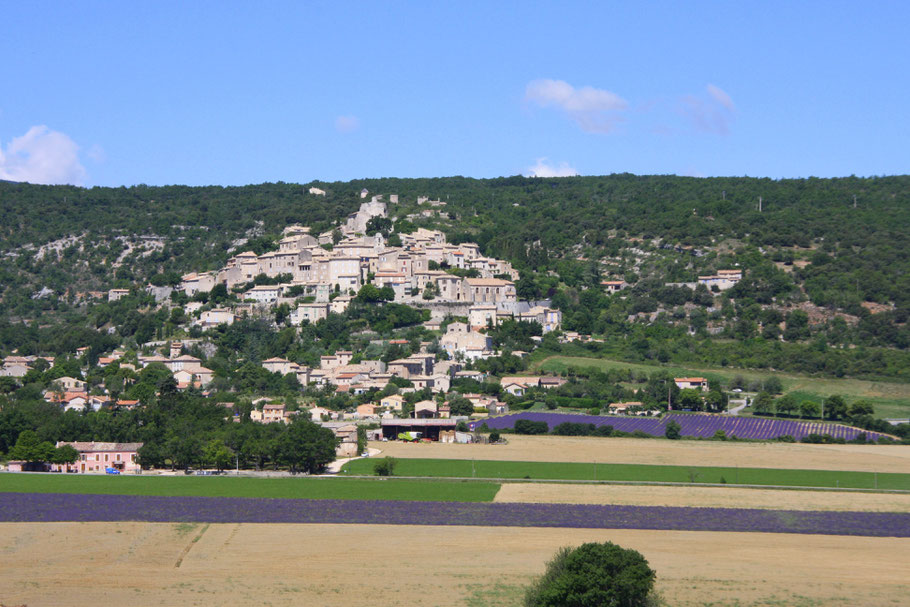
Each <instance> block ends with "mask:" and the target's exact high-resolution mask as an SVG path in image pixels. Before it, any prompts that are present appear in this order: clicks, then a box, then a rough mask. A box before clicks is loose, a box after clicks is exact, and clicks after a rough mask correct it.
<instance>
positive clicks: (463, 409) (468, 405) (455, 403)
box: [449, 396, 474, 417]
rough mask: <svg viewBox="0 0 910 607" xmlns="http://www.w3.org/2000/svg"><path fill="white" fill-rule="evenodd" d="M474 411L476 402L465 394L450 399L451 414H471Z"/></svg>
mask: <svg viewBox="0 0 910 607" xmlns="http://www.w3.org/2000/svg"><path fill="white" fill-rule="evenodd" d="M472 413H474V403H472V402H471V401H469V400H468V399H466V398H465V397H464V396H456V397H455V398H453V399H452V400H450V401H449V414H450V415H452V416H453V417H455V416H464V415H471V414H472Z"/></svg>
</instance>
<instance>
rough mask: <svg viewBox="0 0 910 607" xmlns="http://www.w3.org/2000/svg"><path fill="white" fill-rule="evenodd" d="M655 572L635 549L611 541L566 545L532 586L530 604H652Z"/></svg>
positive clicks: (632, 606)
mask: <svg viewBox="0 0 910 607" xmlns="http://www.w3.org/2000/svg"><path fill="white" fill-rule="evenodd" d="M654 578H655V573H654V570H652V569H651V568H650V567H649V566H648V561H647V560H645V557H643V556H642V555H641V553H639V552H637V551H635V550H629V549H626V548H621V547H620V546H617V545H616V544H613V543H611V542H604V543H601V544H599V543H587V544H582V545H581V546H579V547H578V548H575V549H574V550H573V549H571V548H562V549H560V550H559V551H558V552H557V553H556V556H555V558H554V559H553V560H552V561H550V563H549V564H547V570H546V572H545V573H544V574H543V576H542V577H541V578H540V579H539V580H538V581H537V582H535V583H534V585H533V586H531V588H529V589H528V592H527V594H526V595H525V602H524V604H525V605H526V606H527V607H590V606H596V605H617V606H622V607H639V606H644V605H647V604H648V596H649V595H650V593H651V590H652V589H653V588H654Z"/></svg>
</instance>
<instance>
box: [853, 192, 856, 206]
mask: <svg viewBox="0 0 910 607" xmlns="http://www.w3.org/2000/svg"><path fill="white" fill-rule="evenodd" d="M853 208H854V209H855V208H856V194H854V195H853Z"/></svg>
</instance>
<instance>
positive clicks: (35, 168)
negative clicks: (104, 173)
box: [0, 125, 86, 185]
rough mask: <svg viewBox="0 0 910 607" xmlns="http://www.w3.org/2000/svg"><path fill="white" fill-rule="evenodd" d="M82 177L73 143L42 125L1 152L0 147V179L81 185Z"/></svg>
mask: <svg viewBox="0 0 910 607" xmlns="http://www.w3.org/2000/svg"><path fill="white" fill-rule="evenodd" d="M85 177H86V173H85V167H83V166H82V163H81V162H79V146H78V145H76V142H75V141H73V140H72V139H70V138H69V137H68V136H67V135H65V134H64V133H60V132H58V131H52V130H50V129H49V128H47V127H46V126H44V125H41V126H33V127H32V128H30V129H29V130H28V132H27V133H26V134H25V135H22V136H21V137H15V138H13V140H12V141H10V142H9V145H7V146H6V149H5V150H4V149H3V148H2V146H0V179H7V180H9V181H27V182H29V183H43V184H59V183H71V184H75V185H82V183H83V182H84V181H85Z"/></svg>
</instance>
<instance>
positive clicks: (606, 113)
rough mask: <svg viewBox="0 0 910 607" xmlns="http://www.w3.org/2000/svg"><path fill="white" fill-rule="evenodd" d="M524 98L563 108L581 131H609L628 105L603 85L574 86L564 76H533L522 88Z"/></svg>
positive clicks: (541, 104)
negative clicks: (601, 86) (560, 78)
mask: <svg viewBox="0 0 910 607" xmlns="http://www.w3.org/2000/svg"><path fill="white" fill-rule="evenodd" d="M525 100H526V101H530V102H531V103H534V104H536V105H538V106H540V107H544V108H556V109H558V110H561V111H563V112H565V114H566V115H567V116H569V118H571V119H572V120H574V121H575V122H576V123H577V124H578V126H579V127H581V129H582V130H583V131H587V132H589V133H610V132H612V131H613V129H614V127H615V126H616V123H617V122H619V121H621V120H622V116H621V115H620V114H619V112H621V111H622V110H624V109H626V107H628V105H629V104H628V103H627V102H626V100H625V99H623V98H622V97H620V96H619V95H617V94H616V93H613V92H611V91H608V90H605V89H597V88H594V87H591V86H583V87H581V88H575V87H574V86H572V85H571V84H569V83H568V82H566V81H564V80H533V81H531V82H530V83H528V86H527V88H526V89H525Z"/></svg>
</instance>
